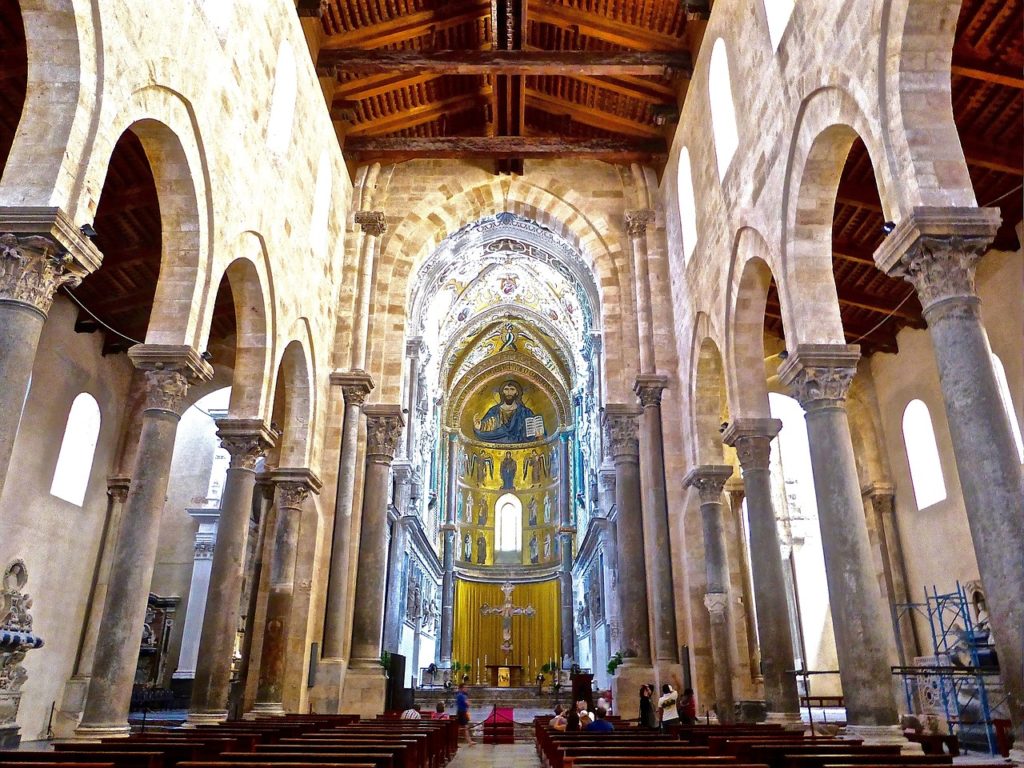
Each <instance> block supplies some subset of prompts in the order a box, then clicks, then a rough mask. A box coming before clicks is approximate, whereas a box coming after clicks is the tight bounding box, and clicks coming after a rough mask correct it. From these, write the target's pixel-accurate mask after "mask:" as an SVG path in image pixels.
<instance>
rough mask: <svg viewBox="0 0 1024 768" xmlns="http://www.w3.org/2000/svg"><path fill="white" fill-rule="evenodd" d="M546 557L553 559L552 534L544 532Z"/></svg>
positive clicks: (546, 558)
mask: <svg viewBox="0 0 1024 768" xmlns="http://www.w3.org/2000/svg"><path fill="white" fill-rule="evenodd" d="M544 559H545V560H550V559H551V534H550V533H546V534H544Z"/></svg>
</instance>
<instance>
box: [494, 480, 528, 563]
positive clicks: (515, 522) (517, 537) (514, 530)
mask: <svg viewBox="0 0 1024 768" xmlns="http://www.w3.org/2000/svg"><path fill="white" fill-rule="evenodd" d="M494 515H495V518H494V549H495V551H497V552H518V551H519V550H520V549H522V546H523V504H522V502H521V501H519V499H518V498H517V497H516V496H513V495H512V494H511V493H506V494H505V495H504V496H501V497H500V498H499V499H498V501H497V503H496V504H495V505H494Z"/></svg>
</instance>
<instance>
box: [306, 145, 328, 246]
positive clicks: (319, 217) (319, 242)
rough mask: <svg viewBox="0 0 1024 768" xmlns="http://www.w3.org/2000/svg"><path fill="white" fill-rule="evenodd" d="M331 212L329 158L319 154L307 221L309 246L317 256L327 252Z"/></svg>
mask: <svg viewBox="0 0 1024 768" xmlns="http://www.w3.org/2000/svg"><path fill="white" fill-rule="evenodd" d="M330 211H331V156H330V155H329V154H328V153H327V150H326V149H325V150H324V151H323V152H321V153H320V162H319V163H317V169H316V187H315V188H314V192H313V215H312V216H311V217H310V220H309V244H310V245H311V246H312V248H313V250H314V251H315V252H316V253H318V254H323V253H324V251H326V250H327V217H328V214H330Z"/></svg>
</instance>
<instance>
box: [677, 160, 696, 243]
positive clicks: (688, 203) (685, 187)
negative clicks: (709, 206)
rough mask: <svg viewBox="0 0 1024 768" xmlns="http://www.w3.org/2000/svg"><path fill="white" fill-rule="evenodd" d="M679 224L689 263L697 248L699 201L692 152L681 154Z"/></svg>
mask: <svg viewBox="0 0 1024 768" xmlns="http://www.w3.org/2000/svg"><path fill="white" fill-rule="evenodd" d="M679 222H680V224H681V226H682V230H683V259H684V260H685V261H689V260H690V257H691V256H693V249H694V248H696V247H697V200H696V198H695V197H694V194H693V171H692V169H691V168H690V151H689V150H688V149H687V148H686V147H683V148H682V150H681V151H680V152H679Z"/></svg>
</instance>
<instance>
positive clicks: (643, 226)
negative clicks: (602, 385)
mask: <svg viewBox="0 0 1024 768" xmlns="http://www.w3.org/2000/svg"><path fill="white" fill-rule="evenodd" d="M654 221H655V213H654V211H652V210H651V209H649V208H642V209H640V210H636V211H626V216H625V224H626V234H627V235H628V236H629V243H630V246H631V249H632V251H633V274H634V275H635V279H634V290H635V292H636V322H637V339H638V341H639V351H640V371H641V372H642V373H644V374H651V373H653V372H654V370H655V365H656V362H655V358H654V313H653V309H652V306H651V279H650V272H649V270H648V264H647V259H648V247H647V229H648V227H649V226H651V225H653V224H654Z"/></svg>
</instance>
